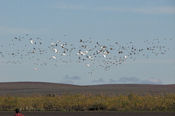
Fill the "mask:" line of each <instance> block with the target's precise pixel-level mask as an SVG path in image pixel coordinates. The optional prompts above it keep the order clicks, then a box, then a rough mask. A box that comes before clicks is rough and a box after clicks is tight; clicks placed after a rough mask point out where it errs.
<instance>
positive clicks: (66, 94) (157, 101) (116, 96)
mask: <svg viewBox="0 0 175 116" xmlns="http://www.w3.org/2000/svg"><path fill="white" fill-rule="evenodd" d="M15 108H20V110H22V111H25V112H26V111H29V112H35V111H40V112H43V111H59V112H60V111H61V112H82V111H83V112H87V111H93V112H94V111H95V112H102V111H117V112H140V111H141V112H175V85H132V84H129V85H123V84H121V85H117V84H114V85H93V86H76V85H66V84H54V83H40V82H20V83H18V82H15V83H0V111H14V109H15Z"/></svg>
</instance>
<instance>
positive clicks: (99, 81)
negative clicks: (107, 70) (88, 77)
mask: <svg viewBox="0 0 175 116" xmlns="http://www.w3.org/2000/svg"><path fill="white" fill-rule="evenodd" d="M92 82H93V83H104V82H105V81H104V80H103V78H99V79H97V80H93V81H92Z"/></svg>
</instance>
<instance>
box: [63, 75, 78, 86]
mask: <svg viewBox="0 0 175 116" xmlns="http://www.w3.org/2000/svg"><path fill="white" fill-rule="evenodd" d="M79 80H81V78H80V77H79V76H69V75H66V76H65V77H64V79H63V80H62V81H61V83H64V84H76V83H77V81H79Z"/></svg>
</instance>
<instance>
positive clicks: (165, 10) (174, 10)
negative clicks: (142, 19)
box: [98, 6, 175, 14]
mask: <svg viewBox="0 0 175 116" xmlns="http://www.w3.org/2000/svg"><path fill="white" fill-rule="evenodd" d="M98 10H103V11H113V12H123V13H139V14H175V7H172V6H162V7H138V8H136V7H125V8H124V7H101V8H98Z"/></svg>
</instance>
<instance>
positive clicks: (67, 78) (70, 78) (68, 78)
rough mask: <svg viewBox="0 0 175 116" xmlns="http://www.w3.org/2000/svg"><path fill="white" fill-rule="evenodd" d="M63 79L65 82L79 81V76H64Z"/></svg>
mask: <svg viewBox="0 0 175 116" xmlns="http://www.w3.org/2000/svg"><path fill="white" fill-rule="evenodd" d="M65 79H66V80H80V79H81V78H80V77H79V76H69V75H66V76H65Z"/></svg>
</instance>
